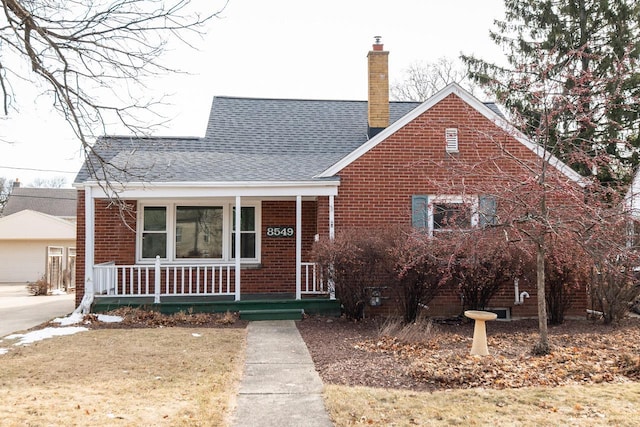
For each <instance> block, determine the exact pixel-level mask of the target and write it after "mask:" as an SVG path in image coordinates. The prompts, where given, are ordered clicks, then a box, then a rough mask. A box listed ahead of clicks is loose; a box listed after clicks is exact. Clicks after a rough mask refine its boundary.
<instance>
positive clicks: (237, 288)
mask: <svg viewBox="0 0 640 427" xmlns="http://www.w3.org/2000/svg"><path fill="white" fill-rule="evenodd" d="M241 211H242V209H241V200H240V196H236V235H235V242H236V253H235V257H236V266H235V269H236V274H235V279H236V295H235V300H236V301H240V253H241V252H240V229H241V228H242V227H241V226H240V219H241V215H240V213H241Z"/></svg>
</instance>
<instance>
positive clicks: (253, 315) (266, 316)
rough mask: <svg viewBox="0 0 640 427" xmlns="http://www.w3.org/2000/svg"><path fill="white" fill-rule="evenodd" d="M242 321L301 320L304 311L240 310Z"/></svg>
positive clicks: (294, 309) (295, 309)
mask: <svg viewBox="0 0 640 427" xmlns="http://www.w3.org/2000/svg"><path fill="white" fill-rule="evenodd" d="M239 314H240V319H242V320H301V319H302V315H303V314H304V309H301V308H291V309H279V310H277V309H264V310H240V311H239Z"/></svg>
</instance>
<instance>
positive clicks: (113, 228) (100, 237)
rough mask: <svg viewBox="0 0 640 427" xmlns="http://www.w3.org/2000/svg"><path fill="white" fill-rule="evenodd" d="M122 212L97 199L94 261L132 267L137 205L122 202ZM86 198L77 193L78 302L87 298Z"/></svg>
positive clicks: (80, 192) (130, 202) (115, 205)
mask: <svg viewBox="0 0 640 427" xmlns="http://www.w3.org/2000/svg"><path fill="white" fill-rule="evenodd" d="M122 203H123V209H120V207H119V206H118V205H117V204H114V203H111V202H110V201H109V200H100V199H96V200H95V204H94V212H95V223H94V226H95V233H94V236H95V238H94V262H95V263H96V264H100V263H103V262H109V261H115V262H116V264H124V265H131V264H135V261H136V231H135V230H136V219H135V215H136V202H135V201H123V202H122ZM84 206H85V198H84V191H82V190H80V191H78V211H77V212H78V217H77V221H78V222H77V227H78V228H77V234H76V235H77V238H76V240H77V246H76V250H77V257H76V303H77V304H79V303H80V301H81V300H82V297H83V296H84V274H85V261H84V259H85V258H84V257H85V216H84Z"/></svg>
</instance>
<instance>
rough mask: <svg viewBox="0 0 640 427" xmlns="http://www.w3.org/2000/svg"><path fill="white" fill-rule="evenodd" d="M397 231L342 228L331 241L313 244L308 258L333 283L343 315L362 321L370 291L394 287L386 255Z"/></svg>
mask: <svg viewBox="0 0 640 427" xmlns="http://www.w3.org/2000/svg"><path fill="white" fill-rule="evenodd" d="M396 236H397V231H396V230H393V229H388V228H387V229H364V228H353V229H345V230H343V231H341V232H340V233H338V234H336V236H335V239H333V240H329V239H325V240H321V241H319V242H316V243H315V245H314V249H313V251H312V258H313V259H314V260H315V262H317V263H318V264H319V265H320V266H321V267H322V269H323V271H325V272H326V277H327V278H328V279H330V280H333V282H334V284H335V291H336V296H337V297H338V298H339V299H340V302H341V303H342V307H343V311H344V314H345V316H346V317H347V318H350V319H362V318H363V317H364V309H365V307H366V303H367V301H368V299H369V294H370V292H369V290H370V289H371V288H384V287H390V286H394V282H395V281H396V275H395V272H394V268H393V267H394V266H393V263H392V261H391V257H390V255H389V250H390V248H392V247H393V246H394V244H395V243H394V242H395V239H396Z"/></svg>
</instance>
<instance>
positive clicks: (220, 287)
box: [84, 182, 340, 314]
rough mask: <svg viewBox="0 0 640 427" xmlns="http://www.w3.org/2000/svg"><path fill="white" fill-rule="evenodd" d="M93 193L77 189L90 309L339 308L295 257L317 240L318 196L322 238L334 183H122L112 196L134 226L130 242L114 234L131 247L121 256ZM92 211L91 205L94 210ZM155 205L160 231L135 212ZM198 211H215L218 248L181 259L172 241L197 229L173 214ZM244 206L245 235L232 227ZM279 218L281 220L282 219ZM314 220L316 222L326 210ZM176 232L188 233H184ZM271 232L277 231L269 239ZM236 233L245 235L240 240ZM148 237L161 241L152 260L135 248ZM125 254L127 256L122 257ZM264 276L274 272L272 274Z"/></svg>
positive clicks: (312, 269)
mask: <svg viewBox="0 0 640 427" xmlns="http://www.w3.org/2000/svg"><path fill="white" fill-rule="evenodd" d="M101 190H102V189H99V188H95V187H93V186H85V188H84V196H85V197H84V199H85V206H84V208H85V209H84V211H85V212H84V213H85V218H86V220H85V227H86V235H85V251H84V260H85V263H84V265H85V266H87V268H85V271H84V279H85V280H84V293H85V295H90V296H91V297H92V299H93V301H94V302H93V306H92V311H106V310H110V309H113V308H115V307H117V306H123V305H126V306H144V307H154V309H157V310H159V311H162V312H167V313H171V312H175V311H181V310H191V311H194V312H197V311H209V312H211V311H216V312H218V311H241V312H245V313H246V312H247V311H254V310H267V309H268V310H272V311H274V310H275V311H278V310H284V311H287V310H298V311H301V310H304V312H319V311H318V310H320V311H322V312H324V311H323V310H329V312H331V313H333V314H339V310H340V307H339V303H338V302H337V301H336V300H335V293H334V290H333V287H332V286H331V283H330V282H329V281H327V280H326V279H325V277H324V276H323V274H322V272H321V271H320V269H319V267H318V266H317V265H315V264H314V263H312V262H309V261H307V260H304V258H306V257H307V256H308V252H309V250H310V248H311V244H312V242H313V240H314V239H316V238H317V237H318V224H317V217H318V215H317V198H318V197H323V196H326V197H325V203H324V205H325V206H326V205H327V199H328V205H329V212H328V219H329V221H328V224H323V226H322V227H320V228H321V229H323V230H324V232H323V233H326V232H327V230H328V231H329V237H331V238H332V237H333V235H334V225H333V223H334V220H333V217H334V215H333V198H334V196H335V194H336V193H337V185H336V183H335V182H332V183H330V184H327V183H324V184H322V185H318V183H317V182H314V183H307V185H306V186H302V187H300V186H297V185H293V184H290V185H282V184H281V183H278V184H275V185H274V184H270V185H266V184H264V185H255V186H252V185H247V186H243V187H242V188H238V187H233V186H229V187H225V188H219V187H218V188H215V189H212V188H206V189H204V188H195V189H194V188H188V189H187V188H184V187H183V186H182V185H181V186H179V187H175V188H173V187H165V186H163V187H162V188H160V189H153V188H149V187H148V186H147V187H144V188H140V189H128V190H122V191H121V193H119V194H118V197H119V198H120V199H125V200H127V201H129V203H131V205H132V206H135V210H136V219H135V227H133V228H134V229H133V230H131V231H132V233H131V235H132V236H134V237H135V242H132V240H134V238H133V237H130V238H129V240H127V239H125V238H121V237H118V238H120V239H121V241H123V242H124V243H121V246H127V245H128V247H130V248H131V249H129V255H127V256H123V255H121V252H117V251H116V252H114V251H111V250H110V249H109V246H110V243H109V242H108V240H109V237H108V236H109V235H108V232H105V231H104V230H105V227H104V226H103V224H104V222H106V221H107V219H102V218H101V217H100V216H101V215H105V214H103V213H102V205H104V200H105V194H104V193H103V192H102V191H101ZM150 190H151V191H150ZM150 196H153V197H150ZM303 200H304V203H305V208H304V209H305V214H304V218H305V221H304V222H303ZM98 202H100V203H98ZM96 206H98V208H97V207H96ZM247 206H249V208H247ZM314 206H315V208H314ZM149 207H150V208H149ZM309 207H311V212H312V214H311V215H312V216H311V218H313V221H311V222H309V221H308V218H310V216H309V215H310V214H309V212H308V211H309ZM96 209H98V210H99V211H100V212H98V214H99V215H98V217H96ZM314 209H315V211H314ZM158 210H161V212H162V213H163V215H164V217H165V218H166V219H165V220H164V221H165V222H164V223H163V226H162V227H159V229H160V232H159V233H164V234H159V233H158V232H156V234H151V233H150V232H148V230H147V228H145V227H146V225H147V220H146V217H145V215H146V213H147V212H148V211H151V213H154V214H157V213H158ZM205 210H206V211H214V210H217V211H218V212H219V213H220V214H219V218H221V219H220V220H219V222H220V223H221V224H222V225H220V226H219V230H220V235H221V236H222V237H220V236H217V237H216V236H214V238H217V239H218V242H219V245H220V252H219V254H220V255H216V256H211V255H209V254H211V253H212V251H207V252H206V253H207V255H206V257H207V258H209V259H207V258H204V256H201V257H200V258H198V257H191V258H188V257H187V256H186V255H184V252H180V251H181V250H182V249H181V247H180V246H179V244H180V243H182V242H181V241H184V240H186V239H187V238H189V239H191V240H190V242H189V244H190V245H193V242H194V237H193V236H194V231H193V230H194V229H196V230H197V227H193V226H191V228H187V226H188V225H190V224H186V225H185V222H184V217H185V216H184V215H183V217H182V219H181V216H180V215H181V214H183V213H184V212H193V211H205ZM283 211H285V214H282V212H283ZM247 212H248V213H249V214H250V217H251V218H253V217H255V218H256V219H255V220H253V219H252V220H251V221H252V222H251V224H252V227H253V228H251V227H249V228H248V230H249V231H248V233H245V229H244V228H242V227H244V226H245V225H244V224H245V223H246V222H247V221H246V218H245V216H244V215H245V214H247ZM283 215H284V216H283ZM283 217H284V218H288V219H285V220H282V219H281V218H283ZM323 217H324V218H325V219H324V220H323V222H324V221H326V218H327V212H326V211H325V212H324V214H323ZM273 218H275V219H273ZM235 224H242V225H241V227H240V232H237V231H236V229H235V228H236V226H235ZM276 226H277V227H276ZM283 226H286V227H283ZM130 228H131V227H130ZM96 230H99V231H98V232H96ZM185 230H188V233H190V234H187V235H185V233H184V231H185ZM303 230H304V236H303ZM153 231H154V232H155V230H153ZM279 232H282V233H283V234H284V235H282V236H278V235H277V233H279ZM197 233H198V231H195V234H196V235H197ZM121 234H122V232H121V233H120V235H121ZM248 234H249V235H248ZM212 235H213V234H212ZM246 237H249V238H250V239H247V240H244V239H245V238H246ZM278 237H280V238H278ZM282 237H284V238H282ZM196 240H197V237H196ZM254 240H255V250H253V249H250V250H249V251H248V252H249V253H250V254H251V255H252V256H251V257H249V258H247V244H246V243H247V241H249V242H252V241H254ZM149 241H151V242H152V243H153V242H155V241H166V242H167V243H166V246H165V247H163V249H162V252H161V255H156V256H155V259H153V258H151V259H149V257H148V252H146V253H145V252H144V251H145V250H146V249H147V247H148V246H149V245H147V243H148V242H149ZM207 242H208V240H207ZM171 245H173V247H172V246H171ZM111 246H115V245H111ZM134 246H135V253H134ZM303 246H304V247H303ZM198 249H200V248H198ZM154 250H155V246H154ZM109 254H113V255H109ZM107 257H108V258H107ZM216 257H217V259H214V258H216ZM105 258H106V259H105ZM183 258H184V259H183ZM203 258H204V259H203ZM96 259H97V262H95V260H96ZM129 260H130V261H133V262H127V261H129ZM274 274H275V275H276V276H277V277H276V278H275V279H274V277H273V276H274ZM321 309H322V310H321ZM336 312H337V313H336Z"/></svg>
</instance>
